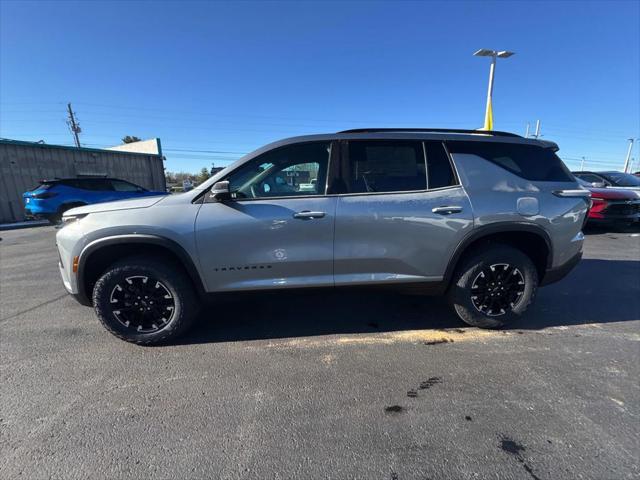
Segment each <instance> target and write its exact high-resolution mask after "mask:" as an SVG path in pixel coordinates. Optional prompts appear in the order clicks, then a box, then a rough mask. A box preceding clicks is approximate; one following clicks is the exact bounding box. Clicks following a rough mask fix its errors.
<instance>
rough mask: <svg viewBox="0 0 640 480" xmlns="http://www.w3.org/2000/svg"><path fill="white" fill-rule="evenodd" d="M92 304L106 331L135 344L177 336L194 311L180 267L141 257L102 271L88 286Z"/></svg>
mask: <svg viewBox="0 0 640 480" xmlns="http://www.w3.org/2000/svg"><path fill="white" fill-rule="evenodd" d="M93 305H94V308H95V311H96V314H97V316H98V318H99V319H100V322H101V323H102V324H103V325H104V327H105V328H106V329H107V330H109V331H110V332H111V333H112V334H114V335H115V336H116V337H118V338H121V339H122V340H126V341H127V342H132V343H137V344H139V345H156V344H159V343H164V342H167V341H169V340H173V339H175V338H177V337H178V336H179V335H181V334H182V333H184V332H185V331H186V330H187V329H188V328H189V327H190V326H191V324H192V323H193V321H194V319H195V317H196V315H197V314H198V310H199V302H198V298H197V296H196V295H195V294H194V292H193V285H192V283H191V281H190V279H189V278H188V277H187V275H186V273H185V272H184V271H183V269H182V268H180V266H178V265H173V264H171V263H169V264H167V263H165V262H162V261H161V260H159V259H157V258H154V257H145V256H140V257H129V258H126V259H123V260H122V261H119V262H116V263H114V264H113V265H111V266H110V267H109V268H107V270H106V271H105V272H104V273H103V274H102V275H101V276H100V278H99V279H98V281H97V282H96V284H95V287H94V288H93Z"/></svg>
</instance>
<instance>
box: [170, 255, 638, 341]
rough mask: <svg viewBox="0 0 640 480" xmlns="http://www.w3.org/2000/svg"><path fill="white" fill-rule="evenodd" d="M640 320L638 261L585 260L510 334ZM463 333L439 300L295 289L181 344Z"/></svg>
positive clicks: (199, 330) (249, 301)
mask: <svg viewBox="0 0 640 480" xmlns="http://www.w3.org/2000/svg"><path fill="white" fill-rule="evenodd" d="M604 279H606V281H605V280H604ZM637 319H640V262H636V261H616V260H610V261H609V260H592V259H585V260H583V261H582V262H581V263H580V264H579V265H578V266H577V267H576V269H575V270H574V271H573V272H571V274H570V275H569V276H568V277H567V278H565V279H564V280H562V281H560V282H558V283H556V284H554V285H550V286H548V287H545V288H542V289H540V290H539V291H538V296H537V299H536V301H535V302H534V304H533V305H532V306H531V307H530V310H529V312H528V313H527V315H526V317H525V318H523V319H522V320H521V321H519V322H517V323H516V324H513V325H510V326H508V327H505V328H506V329H514V330H537V329H542V328H547V327H554V326H562V325H567V326H568V325H580V324H589V323H609V322H620V321H628V320H637ZM465 326H466V325H465V324H464V323H463V322H462V321H461V320H459V319H458V317H457V316H456V315H455V314H454V313H453V312H452V311H451V309H450V308H449V307H448V305H447V304H446V302H445V301H444V299H442V298H438V297H425V296H415V295H406V294H401V293H397V292H393V291H385V290H377V289H358V290H332V289H327V290H313V291H303V290H300V291H298V290H296V291H280V292H273V293H253V294H244V295H241V296H235V297H227V298H222V299H220V300H218V301H216V302H213V303H211V304H210V305H207V306H205V307H204V309H203V312H202V313H201V315H200V318H199V322H198V325H197V326H196V327H195V328H194V329H193V330H192V331H191V332H190V333H189V334H187V335H186V336H185V337H183V338H182V339H181V340H179V341H178V342H177V343H179V344H196V343H211V342H235V341H242V340H265V339H278V338H291V337H311V336H318V335H332V334H347V333H348V334H358V333H362V334H366V333H373V332H394V331H403V330H419V329H448V328H461V327H465Z"/></svg>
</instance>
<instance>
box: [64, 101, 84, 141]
mask: <svg viewBox="0 0 640 480" xmlns="http://www.w3.org/2000/svg"><path fill="white" fill-rule="evenodd" d="M67 109H68V111H69V120H67V125H69V128H70V129H71V133H73V139H74V140H75V142H76V147H78V148H80V137H79V133H80V132H82V129H81V128H80V124H79V123H78V122H77V121H76V117H75V114H74V113H73V110H72V109H71V103H67Z"/></svg>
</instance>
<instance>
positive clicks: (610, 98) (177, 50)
mask: <svg viewBox="0 0 640 480" xmlns="http://www.w3.org/2000/svg"><path fill="white" fill-rule="evenodd" d="M479 48H494V49H500V50H502V49H508V50H513V51H515V52H516V55H515V56H513V57H511V58H509V59H505V60H499V62H498V65H497V70H496V83H495V90H494V128H495V129H499V130H509V131H514V132H516V133H520V134H524V131H525V126H526V123H527V122H531V123H532V127H533V124H534V123H535V120H536V119H540V120H541V122H542V134H543V138H547V139H550V140H554V141H557V142H558V143H559V144H560V147H561V151H560V154H561V156H562V157H563V158H564V159H565V161H566V162H567V164H568V165H569V166H570V167H572V168H576V167H577V166H578V165H579V163H580V158H581V157H582V156H585V157H586V168H592V169H602V168H611V167H617V168H621V167H622V163H623V161H624V156H625V154H626V150H627V145H628V142H627V139H628V138H629V137H631V136H633V137H638V136H640V2H638V1H622V2H616V1H607V2H580V1H568V2H526V1H513V2H506V1H504V2H446V3H440V2H364V1H362V2H328V1H327V2H235V3H223V2H187V1H182V2H168V1H165V2H160V1H158V2H120V1H109V2H98V1H90V2H56V1H45V2H28V1H20V2H14V1H1V3H0V136H1V137H6V138H14V139H22V140H40V139H43V140H45V141H46V142H47V143H56V144H72V137H71V134H70V133H69V130H68V127H67V125H66V123H65V108H66V102H67V101H71V102H72V103H73V105H74V110H75V111H76V112H77V114H78V118H79V120H80V123H81V126H82V129H83V133H82V135H81V141H82V143H83V144H84V145H86V146H92V147H101V146H109V145H115V144H117V143H119V139H120V138H122V137H123V136H124V135H137V136H139V137H143V138H150V137H156V136H157V137H160V138H161V140H162V144H163V147H164V149H165V154H166V156H167V163H166V167H167V169H168V170H173V171H181V170H182V171H196V170H199V169H200V168H201V167H202V166H210V165H211V162H215V163H216V165H221V166H222V165H225V164H227V163H228V162H229V161H231V160H233V159H235V158H237V157H238V156H239V155H240V154H242V153H245V152H248V151H251V150H253V149H255V148H257V147H259V146H260V145H262V144H264V143H267V142H269V141H272V140H276V139H278V138H282V137H286V136H291V135H298V134H305V133H321V132H332V131H337V130H340V129H345V128H354V127H364V126H385V127H386V126H430V127H452V128H453V127H457V128H478V127H481V126H482V121H483V117H484V107H485V99H486V86H487V77H488V68H489V64H488V59H485V58H477V57H473V56H472V53H473V52H474V51H475V50H477V49H479ZM638 143H640V142H638ZM633 156H634V157H636V163H635V165H637V166H638V167H639V168H640V148H638V147H636V148H635V149H634V153H633Z"/></svg>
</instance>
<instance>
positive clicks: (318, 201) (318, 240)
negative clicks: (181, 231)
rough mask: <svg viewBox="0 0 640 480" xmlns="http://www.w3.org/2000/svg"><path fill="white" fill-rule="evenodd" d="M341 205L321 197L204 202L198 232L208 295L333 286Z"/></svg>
mask: <svg viewBox="0 0 640 480" xmlns="http://www.w3.org/2000/svg"><path fill="white" fill-rule="evenodd" d="M336 202H337V199H336V198H335V197H321V196H318V197H305V198H290V199H288V198H277V199H263V200H245V201H242V200H239V201H229V202H224V203H221V202H218V203H204V204H203V205H202V207H201V208H200V210H199V212H198V216H197V218H196V225H195V231H196V242H197V248H198V256H199V259H200V263H201V265H200V266H201V269H202V272H203V274H204V276H205V282H206V285H207V290H208V291H212V292H213V291H228V290H252V289H266V288H283V287H301V286H330V285H333V233H334V221H335V209H336ZM307 212H313V215H308V213H307ZM300 213H303V214H302V215H297V217H300V218H296V214H300ZM322 214H324V215H322Z"/></svg>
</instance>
